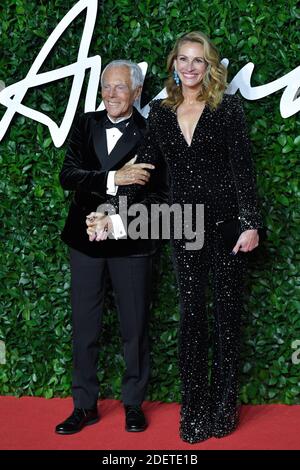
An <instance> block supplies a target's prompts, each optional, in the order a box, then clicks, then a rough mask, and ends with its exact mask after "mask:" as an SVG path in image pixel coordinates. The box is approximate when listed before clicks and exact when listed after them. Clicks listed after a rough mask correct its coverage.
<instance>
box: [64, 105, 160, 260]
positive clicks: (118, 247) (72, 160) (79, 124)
mask: <svg viewBox="0 0 300 470" xmlns="http://www.w3.org/2000/svg"><path fill="white" fill-rule="evenodd" d="M106 119H107V113H106V111H99V112H91V113H86V114H83V115H81V116H79V117H78V118H77V119H76V121H75V124H74V126H73V130H72V132H71V137H70V140H69V145H68V149H67V152H66V156H65V159H64V163H63V166H62V169H61V172H60V183H61V185H62V187H63V188H64V189H66V190H72V191H75V193H74V196H73V200H72V202H71V206H70V210H69V214H68V217H67V220H66V224H65V227H64V229H63V232H62V235H61V238H62V240H63V241H64V242H65V243H67V245H69V246H70V247H72V248H75V249H76V250H78V251H81V252H82V253H85V254H87V255H88V256H92V257H112V256H144V255H149V254H152V253H154V252H155V250H156V249H157V247H158V244H159V241H158V240H142V239H137V240H131V239H129V238H128V239H119V240H114V239H107V240H105V241H101V242H95V241H93V242H90V241H89V238H88V235H87V233H86V229H87V226H86V222H85V221H86V216H87V215H88V214H89V213H90V212H92V211H96V209H97V207H98V206H99V205H100V204H103V203H104V202H105V201H107V199H108V195H107V194H106V184H107V176H108V172H109V171H112V170H118V169H119V168H121V167H122V166H123V165H124V164H125V163H126V162H128V161H129V160H131V159H132V158H133V157H134V156H135V154H136V152H137V150H138V148H139V146H140V145H141V144H142V142H143V139H144V136H145V135H146V133H147V125H146V121H145V119H144V118H143V117H142V116H141V115H140V113H139V112H138V111H137V110H136V109H135V108H134V110H133V116H132V119H131V120H130V122H129V124H128V125H127V127H126V130H125V132H124V133H123V135H122V136H121V138H120V139H119V140H118V142H117V143H116V145H115V147H114V148H113V150H112V151H111V153H110V154H109V155H108V153H107V142H106V129H105V128H104V122H105V120H106ZM150 171H151V177H150V182H149V184H147V185H145V186H144V187H143V190H142V191H141V192H140V196H139V199H138V201H136V202H142V203H144V204H145V205H146V206H147V207H149V205H150V204H151V203H165V202H168V184H167V169H166V164H165V162H161V163H160V164H158V165H156V168H155V170H150ZM115 197H116V198H118V193H117V195H116V196H115ZM109 198H110V200H112V199H113V198H112V197H111V196H110V197H109Z"/></svg>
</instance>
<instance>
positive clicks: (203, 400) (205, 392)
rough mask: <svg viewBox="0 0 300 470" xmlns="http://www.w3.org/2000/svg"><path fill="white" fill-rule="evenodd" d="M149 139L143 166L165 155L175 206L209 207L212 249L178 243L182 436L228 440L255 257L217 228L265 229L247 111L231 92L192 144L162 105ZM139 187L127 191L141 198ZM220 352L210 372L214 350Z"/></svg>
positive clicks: (207, 239)
mask: <svg viewBox="0 0 300 470" xmlns="http://www.w3.org/2000/svg"><path fill="white" fill-rule="evenodd" d="M149 129H150V131H149V135H148V137H147V139H146V142H145V146H144V147H142V148H141V150H140V151H139V155H138V159H137V161H136V163H138V162H148V163H154V164H155V162H156V161H157V160H158V159H160V158H165V159H166V162H167V165H168V169H169V176H170V203H171V204H175V203H177V204H181V205H183V204H193V205H194V204H204V227H205V234H204V245H203V247H202V249H200V250H190V251H188V250H186V248H185V243H186V240H185V239H181V240H180V239H177V240H176V239H174V238H173V239H172V246H173V256H174V265H175V270H176V275H177V279H178V286H179V293H180V304H181V321H180V341H179V361H180V374H181V381H182V407H181V421H180V435H181V438H182V439H183V440H185V441H188V442H190V443H194V442H200V441H202V440H205V439H207V438H209V437H211V436H215V437H222V436H224V435H226V434H228V433H230V432H232V431H233V430H234V429H235V427H236V426H237V395H238V370H239V349H240V347H239V342H240V320H241V310H242V293H243V282H244V275H245V271H246V265H247V255H245V254H244V253H241V252H240V253H238V254H237V255H236V256H232V255H230V254H229V251H228V249H226V248H225V246H224V243H223V240H222V238H221V235H220V234H219V233H218V231H217V228H216V222H217V221H219V220H226V219H232V218H233V217H236V216H239V217H240V219H241V224H242V230H247V229H252V228H258V227H260V226H261V225H262V224H261V217H260V213H259V210H258V207H257V199H256V190H255V177H254V172H253V167H252V163H251V155H250V147H249V140H248V137H247V128H246V123H245V118H244V113H243V109H242V106H241V103H240V100H239V98H238V97H236V96H230V95H224V97H223V101H222V103H221V104H220V105H219V107H218V108H217V110H215V111H213V110H211V109H210V108H209V106H208V105H206V106H205V108H204V111H203V113H202V115H201V117H200V119H199V121H198V123H197V126H196V129H195V132H194V135H193V139H192V142H191V145H190V146H189V145H188V144H187V142H186V140H185V138H184V136H183V134H182V132H181V130H180V127H179V124H178V121H177V115H176V112H174V111H173V110H172V109H170V108H167V107H165V106H161V100H157V101H154V102H153V103H152V105H151V111H150V115H149ZM137 191H138V187H137V185H134V186H126V189H124V187H122V188H119V193H118V194H119V196H120V195H127V196H128V198H129V201H128V202H129V203H131V202H132V201H133V200H134V197H135V195H136V192H137ZM209 273H210V274H211V280H212V290H213V328H212V331H211V334H210V335H209V331H208V321H207V311H206V297H205V291H206V288H207V284H208V274H209ZM209 347H212V352H213V354H212V363H211V368H209V361H208V350H209Z"/></svg>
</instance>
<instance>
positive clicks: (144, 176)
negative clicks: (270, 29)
mask: <svg viewBox="0 0 300 470" xmlns="http://www.w3.org/2000/svg"><path fill="white" fill-rule="evenodd" d="M154 168H155V166H154V165H151V164H150V163H133V164H132V163H129V162H128V163H126V164H125V165H124V166H123V167H122V168H120V170H117V171H116V173H115V185H116V186H126V185H129V184H141V185H142V186H144V185H145V184H146V183H148V181H149V178H150V173H149V171H146V169H149V170H154Z"/></svg>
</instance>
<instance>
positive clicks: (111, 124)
mask: <svg viewBox="0 0 300 470" xmlns="http://www.w3.org/2000/svg"><path fill="white" fill-rule="evenodd" d="M129 121H130V118H128V119H124V121H121V122H111V120H110V119H108V118H107V119H106V120H105V122H104V127H105V129H112V128H117V129H119V131H120V132H122V133H123V132H124V131H125V129H126V127H127V124H128V123H129Z"/></svg>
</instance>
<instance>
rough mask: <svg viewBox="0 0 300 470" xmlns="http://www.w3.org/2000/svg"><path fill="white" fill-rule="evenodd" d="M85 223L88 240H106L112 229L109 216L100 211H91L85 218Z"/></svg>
mask: <svg viewBox="0 0 300 470" xmlns="http://www.w3.org/2000/svg"><path fill="white" fill-rule="evenodd" d="M86 225H87V227H88V228H87V234H88V236H89V240H90V242H92V241H94V240H96V242H99V241H103V240H106V239H107V237H108V235H109V233H110V232H112V230H113V226H112V222H111V218H110V217H109V216H108V215H105V214H102V213H101V212H91V213H90V214H89V215H88V216H87V218H86Z"/></svg>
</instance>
